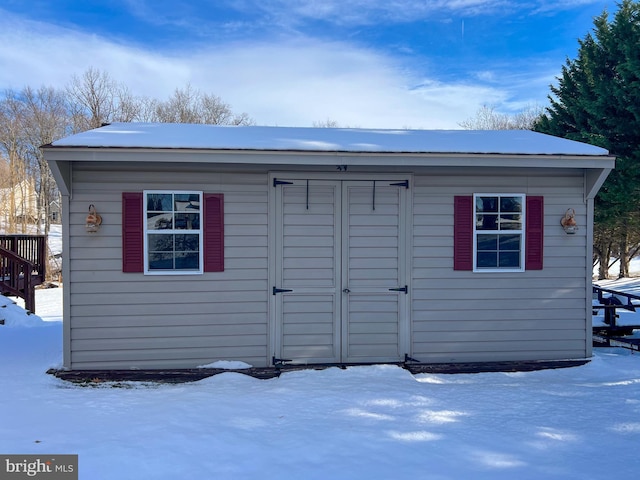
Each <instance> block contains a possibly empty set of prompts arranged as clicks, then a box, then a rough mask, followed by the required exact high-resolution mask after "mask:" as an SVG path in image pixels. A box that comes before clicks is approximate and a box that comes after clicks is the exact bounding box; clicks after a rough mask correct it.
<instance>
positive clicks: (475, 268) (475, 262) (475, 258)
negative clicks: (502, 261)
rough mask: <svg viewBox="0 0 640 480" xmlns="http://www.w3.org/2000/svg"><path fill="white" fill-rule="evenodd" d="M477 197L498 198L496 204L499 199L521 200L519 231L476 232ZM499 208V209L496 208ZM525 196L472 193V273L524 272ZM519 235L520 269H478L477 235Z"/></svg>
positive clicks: (520, 194) (518, 194)
mask: <svg viewBox="0 0 640 480" xmlns="http://www.w3.org/2000/svg"><path fill="white" fill-rule="evenodd" d="M479 197H498V204H499V203H500V200H499V199H500V198H501V197H520V198H521V199H522V212H521V215H522V220H521V226H520V229H519V230H477V229H476V226H477V225H476V214H477V212H476V201H477V199H478V198H479ZM498 208H499V207H498ZM526 210H527V196H526V195H525V194H524V193H474V194H473V271H474V272H477V273H506V272H524V271H525V259H526V256H525V246H526V238H525V237H526V220H527V219H526V214H527V212H526ZM485 234H486V235H496V234H497V235H505V234H511V235H513V234H517V235H520V267H518V268H515V267H514V268H504V267H495V268H491V267H489V268H487V267H485V268H479V267H478V235H485Z"/></svg>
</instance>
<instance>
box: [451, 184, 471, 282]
mask: <svg viewBox="0 0 640 480" xmlns="http://www.w3.org/2000/svg"><path fill="white" fill-rule="evenodd" d="M453 269H454V270H473V197H472V196H464V197H463V196H456V197H454V201H453Z"/></svg>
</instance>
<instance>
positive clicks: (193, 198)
mask: <svg viewBox="0 0 640 480" xmlns="http://www.w3.org/2000/svg"><path fill="white" fill-rule="evenodd" d="M175 210H176V211H177V212H185V211H187V212H188V211H191V212H193V211H198V210H200V195H198V194H194V193H176V195H175Z"/></svg>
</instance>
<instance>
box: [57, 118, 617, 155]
mask: <svg viewBox="0 0 640 480" xmlns="http://www.w3.org/2000/svg"><path fill="white" fill-rule="evenodd" d="M52 146H53V147H89V148H100V147H108V148H176V149H205V150H254V151H257V150H261V151H309V152H354V153H356V152H374V153H461V154H474V153H485V154H524V155H595V156H601V155H607V154H608V152H607V150H605V149H603V148H599V147H595V146H593V145H589V144H586V143H581V142H575V141H573V140H566V139H563V138H558V137H553V136H550V135H545V134H542V133H537V132H532V131H529V130H376V129H355V128H300V127H257V126H249V127H246V126H220V125H192V124H173V123H113V124H110V125H107V126H104V127H101V128H97V129H95V130H90V131H87V132H83V133H79V134H77V135H73V136H70V137H67V138H63V139H61V140H57V141H55V142H53V144H52Z"/></svg>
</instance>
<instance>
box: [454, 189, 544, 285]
mask: <svg viewBox="0 0 640 480" xmlns="http://www.w3.org/2000/svg"><path fill="white" fill-rule="evenodd" d="M453 221H454V230H453V269H454V270H473V271H475V272H486V271H491V272H513V271H523V270H542V268H543V256H544V245H543V243H544V198H543V197H541V196H533V195H527V196H525V195H522V194H485V193H482V194H475V195H473V196H472V195H469V196H455V197H454V220H453Z"/></svg>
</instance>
